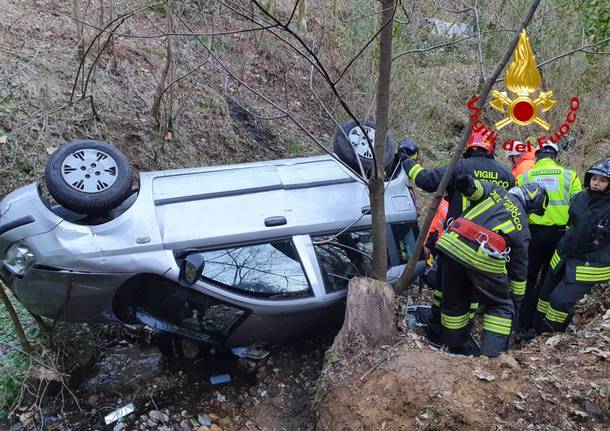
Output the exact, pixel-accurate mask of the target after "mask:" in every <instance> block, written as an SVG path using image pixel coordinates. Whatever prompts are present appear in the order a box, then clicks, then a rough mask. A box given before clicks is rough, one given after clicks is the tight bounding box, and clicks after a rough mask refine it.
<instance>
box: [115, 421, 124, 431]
mask: <svg viewBox="0 0 610 431" xmlns="http://www.w3.org/2000/svg"><path fill="white" fill-rule="evenodd" d="M125 427H126V425H125V424H124V423H123V422H119V423H118V424H116V425H115V426H114V428H112V431H123V430H124V429H125Z"/></svg>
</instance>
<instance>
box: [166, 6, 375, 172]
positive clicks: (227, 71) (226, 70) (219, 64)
mask: <svg viewBox="0 0 610 431" xmlns="http://www.w3.org/2000/svg"><path fill="white" fill-rule="evenodd" d="M223 4H224V3H223ZM172 11H173V9H172ZM173 12H174V14H175V11H173ZM175 15H176V17H177V18H178V20H179V21H180V22H181V23H182V25H184V26H185V27H186V28H187V29H188V30H189V31H191V28H190V27H189V25H188V24H187V23H186V22H185V21H184V20H183V19H182V17H181V16H180V15H177V14H175ZM245 18H246V19H249V18H248V17H245ZM195 38H196V39H197V41H198V42H199V43H200V44H201V46H202V47H203V48H204V49H205V50H206V51H207V52H208V54H209V56H210V57H211V58H212V59H213V60H214V61H215V62H216V63H217V64H214V63H211V64H212V65H213V66H214V67H216V68H217V69H218V70H219V71H220V72H221V73H224V74H226V75H227V76H230V77H231V78H232V79H234V80H235V81H237V82H238V83H239V84H240V85H241V86H243V87H244V88H246V89H248V90H249V91H251V92H252V93H253V94H255V95H257V96H258V97H260V98H261V99H262V100H264V101H265V102H266V103H268V104H269V105H271V106H273V107H274V108H275V109H277V110H278V111H279V112H281V113H282V114H283V115H284V116H285V117H287V118H288V119H290V121H292V122H293V123H294V124H295V125H296V126H297V128H298V129H299V130H301V131H302V132H303V133H304V134H305V135H306V136H307V137H308V138H309V139H311V141H312V142H313V143H314V144H316V145H317V146H318V147H319V148H320V149H321V150H322V151H324V152H325V153H326V154H328V155H330V156H331V157H332V158H333V159H335V160H336V161H337V162H338V163H340V164H341V165H342V166H344V167H345V168H346V169H348V170H349V171H351V172H352V173H353V174H354V175H355V176H356V177H357V178H358V179H359V180H360V181H361V182H363V183H366V181H365V179H364V178H362V177H361V176H360V175H359V174H358V172H356V171H354V170H353V169H352V168H351V167H349V166H348V165H346V164H345V163H344V162H343V161H342V160H341V159H339V158H338V157H337V156H336V155H335V154H334V153H332V152H330V151H328V150H327V149H326V148H325V147H324V145H322V144H321V143H320V142H318V140H317V139H316V138H315V136H313V134H312V133H311V132H310V131H309V130H308V129H307V128H306V127H305V126H303V124H301V123H300V122H299V121H298V120H297V119H296V118H295V117H294V116H293V115H292V114H291V113H290V112H289V111H288V110H287V109H285V108H283V107H281V106H280V105H278V104H277V103H275V102H274V101H273V100H271V99H270V98H269V97H267V96H265V95H264V94H262V93H261V92H259V91H257V90H256V89H254V88H252V87H251V86H250V85H248V84H247V83H246V82H244V81H243V80H241V79H239V77H237V76H236V75H235V74H234V73H233V72H231V70H230V69H229V68H228V67H227V66H225V65H224V64H223V63H222V62H221V61H220V59H219V58H218V57H217V56H216V55H214V53H213V52H212V51H211V50H210V49H209V48H208V47H207V46H206V45H205V43H204V42H203V41H202V40H201V39H200V38H199V37H197V36H195Z"/></svg>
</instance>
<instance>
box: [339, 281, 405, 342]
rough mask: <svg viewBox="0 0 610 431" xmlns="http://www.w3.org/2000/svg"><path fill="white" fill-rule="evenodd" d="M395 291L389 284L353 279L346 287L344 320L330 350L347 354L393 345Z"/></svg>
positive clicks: (394, 333) (394, 334) (394, 332)
mask: <svg viewBox="0 0 610 431" xmlns="http://www.w3.org/2000/svg"><path fill="white" fill-rule="evenodd" d="M395 337H396V328H395V326H394V292H393V291H392V288H391V287H390V285H389V284H387V283H385V282H382V281H379V280H373V279H372V278H352V279H351V280H350V282H349V287H348V288H347V306H346V311H345V322H344V323H343V327H342V328H341V331H339V334H337V336H336V337H335V341H334V343H333V347H332V348H333V350H336V351H337V352H342V353H344V354H345V353H349V352H353V351H356V350H359V349H371V348H376V347H379V346H382V345H388V344H392V342H393V341H394V339H395Z"/></svg>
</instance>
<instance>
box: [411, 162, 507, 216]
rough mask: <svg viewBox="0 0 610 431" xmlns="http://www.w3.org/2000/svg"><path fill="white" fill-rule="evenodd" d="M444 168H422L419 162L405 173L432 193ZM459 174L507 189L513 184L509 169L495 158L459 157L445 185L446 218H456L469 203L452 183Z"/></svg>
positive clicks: (420, 186)
mask: <svg viewBox="0 0 610 431" xmlns="http://www.w3.org/2000/svg"><path fill="white" fill-rule="evenodd" d="M445 169H446V167H445V166H442V167H438V168H424V167H422V166H421V165H419V164H415V165H414V166H413V167H412V168H411V169H409V171H408V172H407V175H408V176H409V178H410V179H411V181H413V182H414V183H415V184H416V185H417V187H419V188H420V189H422V190H424V191H426V192H428V193H433V192H435V191H436V189H437V188H438V185H439V184H440V183H441V178H442V177H443V175H444V174H445ZM460 175H472V176H473V178H475V179H478V180H480V181H487V182H490V183H494V184H497V185H498V186H500V187H502V188H504V189H507V190H508V189H509V188H511V187H512V186H514V185H515V178H514V177H513V175H512V174H511V173H510V170H509V169H508V168H507V167H506V166H504V165H503V164H502V163H500V162H498V161H497V160H494V159H490V158H488V157H485V156H483V155H479V154H473V155H471V156H470V157H466V158H463V159H460V161H459V162H458V165H457V166H456V167H455V170H454V171H453V177H452V178H451V180H450V181H449V184H448V185H447V200H448V201H449V209H448V211H447V218H456V217H457V216H459V215H460V214H461V213H462V212H463V211H464V210H465V209H466V208H468V206H469V205H470V202H469V201H468V200H467V199H466V198H465V197H464V196H463V195H462V194H461V193H460V192H459V191H458V190H457V189H456V188H455V186H454V184H453V180H454V179H455V178H457V177H458V176H460Z"/></svg>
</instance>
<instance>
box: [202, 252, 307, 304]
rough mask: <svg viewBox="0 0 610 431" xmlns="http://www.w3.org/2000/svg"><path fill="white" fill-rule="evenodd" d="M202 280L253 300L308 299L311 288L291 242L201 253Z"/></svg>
mask: <svg viewBox="0 0 610 431" xmlns="http://www.w3.org/2000/svg"><path fill="white" fill-rule="evenodd" d="M201 254H202V255H203V257H204V259H205V268H204V270H203V279H204V280H207V281H212V282H215V283H217V284H220V285H221V286H222V287H224V288H227V289H230V290H236V291H239V292H240V293H245V294H248V295H253V296H263V297H267V298H272V299H281V298H293V297H300V296H309V295H311V294H312V290H311V287H310V285H309V282H308V281H307V278H306V277H305V273H304V271H303V267H302V266H301V262H300V260H299V256H298V253H297V251H296V249H295V248H294V245H293V243H292V241H291V240H281V241H274V242H270V243H266V244H256V245H247V246H243V247H235V248H228V249H223V250H215V251H206V252H202V253H201Z"/></svg>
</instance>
